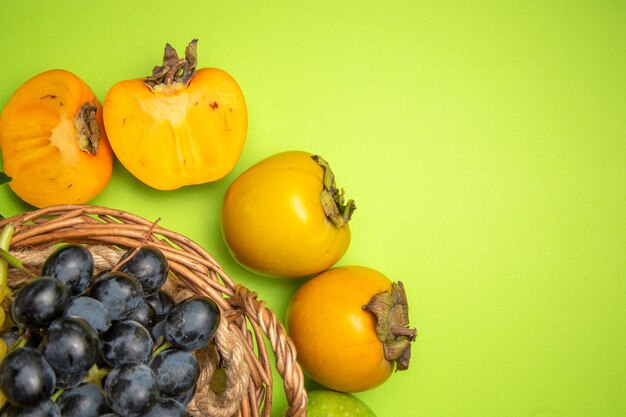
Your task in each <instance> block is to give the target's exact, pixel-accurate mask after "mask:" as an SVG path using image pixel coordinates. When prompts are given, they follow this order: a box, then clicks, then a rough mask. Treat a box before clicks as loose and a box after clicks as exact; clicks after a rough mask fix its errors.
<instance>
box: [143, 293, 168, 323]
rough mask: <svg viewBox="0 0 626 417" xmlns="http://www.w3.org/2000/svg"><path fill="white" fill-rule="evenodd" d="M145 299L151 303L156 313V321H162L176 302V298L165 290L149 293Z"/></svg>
mask: <svg viewBox="0 0 626 417" xmlns="http://www.w3.org/2000/svg"><path fill="white" fill-rule="evenodd" d="M145 300H146V302H147V303H148V304H150V305H151V306H152V307H153V308H154V311H155V313H156V321H161V320H162V319H164V318H165V316H167V313H169V312H170V309H171V308H172V307H174V305H175V304H176V303H175V302H174V299H173V298H172V297H171V296H169V295H168V294H167V293H166V292H165V291H158V292H157V293H156V294H152V295H148V296H146V297H145Z"/></svg>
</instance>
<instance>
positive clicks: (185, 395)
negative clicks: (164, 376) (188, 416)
mask: <svg viewBox="0 0 626 417" xmlns="http://www.w3.org/2000/svg"><path fill="white" fill-rule="evenodd" d="M195 394H196V385H194V386H193V387H191V389H190V390H189V391H185V392H182V393H180V394H178V395H176V396H175V397H172V399H174V400H176V401H178V402H179V403H181V404H182V405H184V406H187V405H188V404H189V403H190V402H191V400H193V396H194V395H195Z"/></svg>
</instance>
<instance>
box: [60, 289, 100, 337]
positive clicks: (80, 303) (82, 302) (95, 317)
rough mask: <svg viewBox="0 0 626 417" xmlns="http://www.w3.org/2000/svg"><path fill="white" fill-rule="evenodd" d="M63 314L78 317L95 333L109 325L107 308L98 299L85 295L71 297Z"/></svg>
mask: <svg viewBox="0 0 626 417" xmlns="http://www.w3.org/2000/svg"><path fill="white" fill-rule="evenodd" d="M65 316H66V317H68V316H74V317H80V318H81V319H83V320H85V321H86V322H87V323H88V324H89V325H90V326H91V327H92V328H93V329H94V330H95V331H96V333H102V332H104V331H106V330H107V329H108V328H109V327H111V315H110V314H109V310H107V308H106V307H105V306H104V304H102V303H101V302H100V301H98V300H96V299H95V298H91V297H87V296H81V297H76V298H72V300H71V301H70V302H69V304H68V306H67V310H65Z"/></svg>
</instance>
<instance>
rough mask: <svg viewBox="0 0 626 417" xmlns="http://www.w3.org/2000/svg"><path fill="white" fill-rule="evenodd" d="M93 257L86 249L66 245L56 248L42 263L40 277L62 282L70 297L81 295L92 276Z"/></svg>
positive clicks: (79, 246) (75, 245) (74, 245)
mask: <svg viewBox="0 0 626 417" xmlns="http://www.w3.org/2000/svg"><path fill="white" fill-rule="evenodd" d="M93 268H94V264H93V256H92V255H91V252H89V250H87V248H86V247H84V246H81V245H77V244H68V245H65V246H62V247H60V248H58V249H57V250H56V251H54V252H53V253H52V255H50V256H49V257H48V258H47V259H46V261H45V262H44V264H43V266H42V268H41V275H42V276H49V277H53V278H56V279H58V280H60V281H62V282H63V283H64V284H65V285H66V286H67V288H68V290H69V292H70V294H71V295H72V296H76V295H79V294H82V293H83V291H85V289H86V288H87V286H88V285H89V282H90V281H91V278H92V276H93Z"/></svg>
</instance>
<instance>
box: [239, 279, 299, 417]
mask: <svg viewBox="0 0 626 417" xmlns="http://www.w3.org/2000/svg"><path fill="white" fill-rule="evenodd" d="M234 298H235V303H236V304H238V305H239V306H240V307H241V308H242V309H243V311H244V312H245V313H246V315H247V316H248V317H249V318H250V319H251V320H254V321H255V323H256V324H258V325H259V326H260V328H261V330H262V331H263V333H264V334H265V336H266V337H267V339H268V341H269V343H270V346H271V347H272V351H273V352H274V356H275V357H276V370H277V371H278V373H279V374H280V376H281V377H282V378H283V382H284V385H285V393H286V395H287V403H288V404H289V408H288V409H287V414H286V417H306V399H307V398H306V397H307V396H306V390H305V388H304V376H303V374H302V370H301V368H300V366H299V365H298V364H297V362H296V347H295V346H294V344H293V342H292V341H291V339H290V338H289V337H288V336H287V331H286V329H285V326H284V325H283V324H282V323H281V322H280V320H278V319H277V317H276V315H275V313H273V312H272V311H271V310H269V309H267V308H266V307H265V301H260V300H259V299H258V297H257V293H256V292H254V291H251V290H249V289H248V288H246V287H245V286H243V285H240V284H237V285H236V286H235V296H234ZM265 409H268V407H265Z"/></svg>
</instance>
